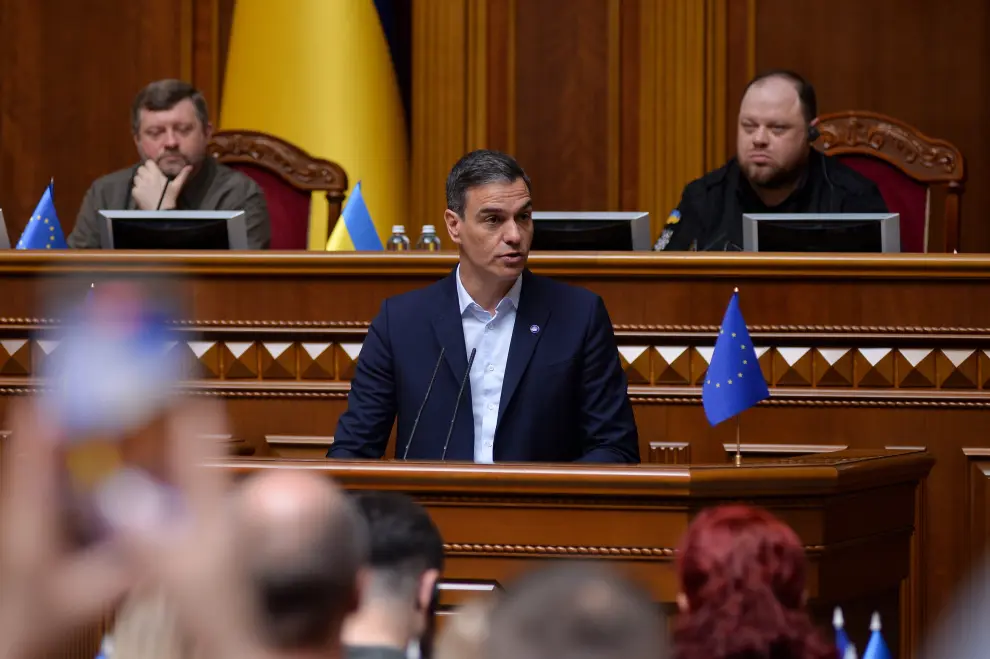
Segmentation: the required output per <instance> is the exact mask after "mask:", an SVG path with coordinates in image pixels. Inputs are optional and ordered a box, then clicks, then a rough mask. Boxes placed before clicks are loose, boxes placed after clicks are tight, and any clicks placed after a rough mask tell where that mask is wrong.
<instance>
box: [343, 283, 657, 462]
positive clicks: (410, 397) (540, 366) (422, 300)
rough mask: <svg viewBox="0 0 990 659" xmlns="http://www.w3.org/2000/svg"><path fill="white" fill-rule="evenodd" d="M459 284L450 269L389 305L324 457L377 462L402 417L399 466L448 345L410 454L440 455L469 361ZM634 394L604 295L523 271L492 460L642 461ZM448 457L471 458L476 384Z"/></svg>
mask: <svg viewBox="0 0 990 659" xmlns="http://www.w3.org/2000/svg"><path fill="white" fill-rule="evenodd" d="M456 276H457V275H456V270H455V271H454V272H453V273H451V274H450V275H449V276H448V277H446V278H444V279H443V280H441V281H439V282H437V283H436V284H433V285H431V286H428V287H426V288H423V289H419V290H415V291H411V292H409V293H405V294H402V295H399V296H396V297H393V298H389V299H387V300H385V302H384V303H382V307H381V311H380V312H379V313H378V316H377V317H376V318H375V319H374V321H372V323H371V327H370V328H369V329H368V336H367V338H366V339H365V341H364V345H363V346H362V348H361V353H360V355H359V357H358V362H357V368H356V372H355V375H354V379H353V380H352V381H351V391H350V394H349V395H348V399H347V411H346V412H344V414H343V415H342V416H341V417H340V421H339V422H338V424H337V429H336V431H335V433H334V441H333V444H332V445H331V447H330V450H329V451H328V452H327V457H331V458H381V457H382V455H383V454H384V453H385V447H386V445H387V444H388V437H389V434H390V432H391V429H392V424H393V421H395V419H396V418H398V432H397V435H396V437H397V440H396V450H395V453H396V457H397V458H402V456H403V453H404V451H405V448H406V444H407V442H409V435H410V432H411V431H412V426H413V422H414V420H415V418H416V413H417V411H418V410H419V407H420V405H421V404H422V403H423V398H424V397H425V396H426V390H427V387H428V386H429V383H430V377H431V376H432V375H433V371H434V369H435V368H436V365H437V361H438V359H439V358H440V349H441V347H443V349H444V353H443V360H442V361H443V363H442V364H440V367H439V370H438V371H437V376H436V381H435V382H434V383H433V389H432V391H431V392H430V397H429V400H428V401H427V403H426V407H425V408H424V409H423V414H422V417H421V418H420V421H419V426H418V427H417V428H416V434H415V436H414V437H413V438H412V443H411V444H410V447H409V455H408V457H409V459H417V460H439V459H441V455H442V454H443V446H444V441H445V439H446V437H447V432H448V430H449V428H450V422H451V418H452V417H453V415H454V406H455V401H456V400H457V391H458V389H459V388H460V385H461V381H462V380H463V378H464V373H465V371H466V370H467V365H468V356H467V350H466V349H465V345H464V330H463V327H462V325H461V314H460V310H459V305H458V302H457V288H456V286H457V284H456V282H455V280H454V277H456ZM532 328H538V330H537V331H535V332H534V331H532ZM473 368H479V365H477V364H475V365H474V366H473ZM627 386H628V385H627V381H626V376H625V373H624V372H623V371H622V365H621V363H620V361H619V352H618V349H617V347H616V343H615V335H614V334H613V333H612V323H611V321H610V320H609V316H608V312H607V311H606V310H605V304H604V302H603V301H602V299H601V298H600V297H599V296H598V295H595V294H594V293H592V292H590V291H588V290H586V289H583V288H577V287H574V286H569V285H567V284H562V283H560V282H556V281H553V280H552V279H548V278H546V277H540V276H537V275H534V274H532V273H530V272H529V271H528V270H526V271H524V272H523V283H522V291H521V292H520V298H519V308H518V309H517V310H516V321H515V326H514V327H513V332H512V341H511V345H510V348H509V356H508V361H507V363H506V368H505V378H504V380H503V383H502V395H501V399H500V403H499V411H498V422H497V424H496V428H495V446H494V449H493V450H494V458H495V461H496V462H570V461H584V462H617V463H630V462H639V460H640V458H639V437H638V434H637V431H636V423H635V421H634V419H633V413H632V407H631V405H630V403H629V396H628V388H627ZM446 459H447V460H463V461H473V460H474V416H473V411H472V405H471V382H470V380H468V382H467V384H466V385H465V387H464V394H463V397H462V398H461V401H460V405H459V406H458V408H457V418H456V419H455V420H454V428H453V434H452V435H451V437H450V444H449V446H448V449H447V456H446Z"/></svg>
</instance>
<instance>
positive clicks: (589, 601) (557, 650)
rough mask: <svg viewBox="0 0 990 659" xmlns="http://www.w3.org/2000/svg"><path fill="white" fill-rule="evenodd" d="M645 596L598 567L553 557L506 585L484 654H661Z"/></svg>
mask: <svg viewBox="0 0 990 659" xmlns="http://www.w3.org/2000/svg"><path fill="white" fill-rule="evenodd" d="M663 641H664V633H663V630H662V626H661V620H660V611H659V609H658V607H657V606H656V605H655V604H654V603H653V601H652V600H651V598H650V596H649V594H648V593H647V592H646V591H644V590H643V589H642V588H640V587H639V586H638V585H636V584H635V583H633V582H631V581H629V580H628V579H626V578H625V577H623V576H622V575H620V574H619V573H617V572H615V571H613V570H612V569H610V568H607V567H604V566H601V565H592V564H577V563H570V562H567V563H559V564H557V565H555V566H552V567H549V568H545V569H542V570H539V571H537V572H534V573H531V574H529V575H527V576H525V577H523V578H522V579H521V580H519V581H518V582H517V583H514V584H511V585H510V586H509V588H508V589H506V591H505V593H504V596H503V597H501V598H500V599H499V602H498V604H497V605H496V606H495V609H494V611H493V612H492V617H491V627H490V632H489V635H488V644H487V657H486V658H485V659H663V657H665V656H666V655H665V649H664V642H663Z"/></svg>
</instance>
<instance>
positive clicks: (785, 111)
mask: <svg viewBox="0 0 990 659" xmlns="http://www.w3.org/2000/svg"><path fill="white" fill-rule="evenodd" d="M809 149H810V146H809V144H808V127H807V124H806V123H805V119H804V115H803V114H802V112H801V101H800V99H799V98H798V94H797V89H796V88H795V87H794V83H792V82H790V81H789V80H785V79H783V78H768V79H767V80H763V81H762V82H758V83H756V84H755V85H753V86H752V87H750V88H749V91H747V92H746V95H745V96H744V97H743V100H742V104H741V105H740V107H739V132H738V136H737V142H736V156H737V158H738V160H739V166H740V167H741V168H742V171H743V174H744V175H745V176H746V179H747V180H749V182H750V183H751V184H752V185H754V186H760V187H765V188H774V187H778V186H780V185H783V184H786V183H788V182H790V181H793V180H794V179H795V178H796V176H797V173H798V172H799V171H800V169H801V167H802V166H803V165H804V163H805V162H806V161H807V158H808V150H809Z"/></svg>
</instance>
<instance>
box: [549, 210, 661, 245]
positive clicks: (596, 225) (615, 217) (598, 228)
mask: <svg viewBox="0 0 990 659" xmlns="http://www.w3.org/2000/svg"><path fill="white" fill-rule="evenodd" d="M532 249H534V250H559V251H574V250H578V251H616V252H628V251H649V250H650V249H652V243H651V242H650V214H649V213H608V212H603V213H563V212H540V213H533V246H532Z"/></svg>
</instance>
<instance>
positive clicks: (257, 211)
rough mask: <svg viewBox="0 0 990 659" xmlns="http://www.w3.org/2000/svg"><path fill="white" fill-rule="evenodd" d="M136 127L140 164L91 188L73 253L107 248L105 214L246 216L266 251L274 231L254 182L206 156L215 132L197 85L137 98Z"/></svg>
mask: <svg viewBox="0 0 990 659" xmlns="http://www.w3.org/2000/svg"><path fill="white" fill-rule="evenodd" d="M131 128H132V130H133V133H134V144H135V145H136V146H137V151H138V156H139V157H140V159H141V162H140V163H139V164H138V165H135V166H132V167H128V168H127V169H122V170H120V171H117V172H113V173H112V174H107V175H106V176H104V177H102V178H100V179H97V180H96V181H95V182H94V183H93V185H91V186H90V188H89V191H88V192H87V193H86V197H85V198H84V199H83V203H82V208H80V209H79V216H78V217H77V218H76V226H75V228H74V229H73V230H72V233H71V234H69V238H68V243H69V247H75V248H95V249H99V248H101V247H104V245H102V244H101V239H100V222H101V221H103V218H102V216H101V215H100V213H99V211H101V210H146V211H153V210H203V211H241V210H242V211H244V214H245V220H246V223H247V234H248V235H247V239H248V248H249V249H266V248H267V247H268V245H269V242H270V240H271V226H270V225H269V221H268V207H267V206H266V204H265V196H264V194H263V193H262V191H261V188H260V187H259V186H258V184H257V183H255V182H254V181H253V180H251V178H250V177H248V176H246V175H244V174H242V173H240V172H237V171H234V170H233V169H231V168H229V167H226V166H224V165H221V164H220V163H218V162H216V160H214V159H213V158H211V157H209V156H208V155H207V153H206V146H207V144H209V142H210V136H211V134H212V133H213V126H212V125H211V124H210V121H209V115H208V113H207V109H206V100H205V99H204V98H203V95H202V94H200V93H199V92H198V91H197V90H196V89H195V88H194V87H192V86H191V85H189V84H187V83H184V82H182V81H180V80H159V81H157V82H153V83H151V84H150V85H148V86H147V87H145V88H144V89H143V90H141V93H139V94H138V95H137V98H136V99H134V105H133V107H132V108H131ZM169 178H171V179H172V180H171V182H170V183H169V184H168V188H167V189H166V188H165V183H166V181H168V180H169ZM163 192H164V193H165V194H164V196H162V193H163ZM159 200H160V201H161V206H159Z"/></svg>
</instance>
